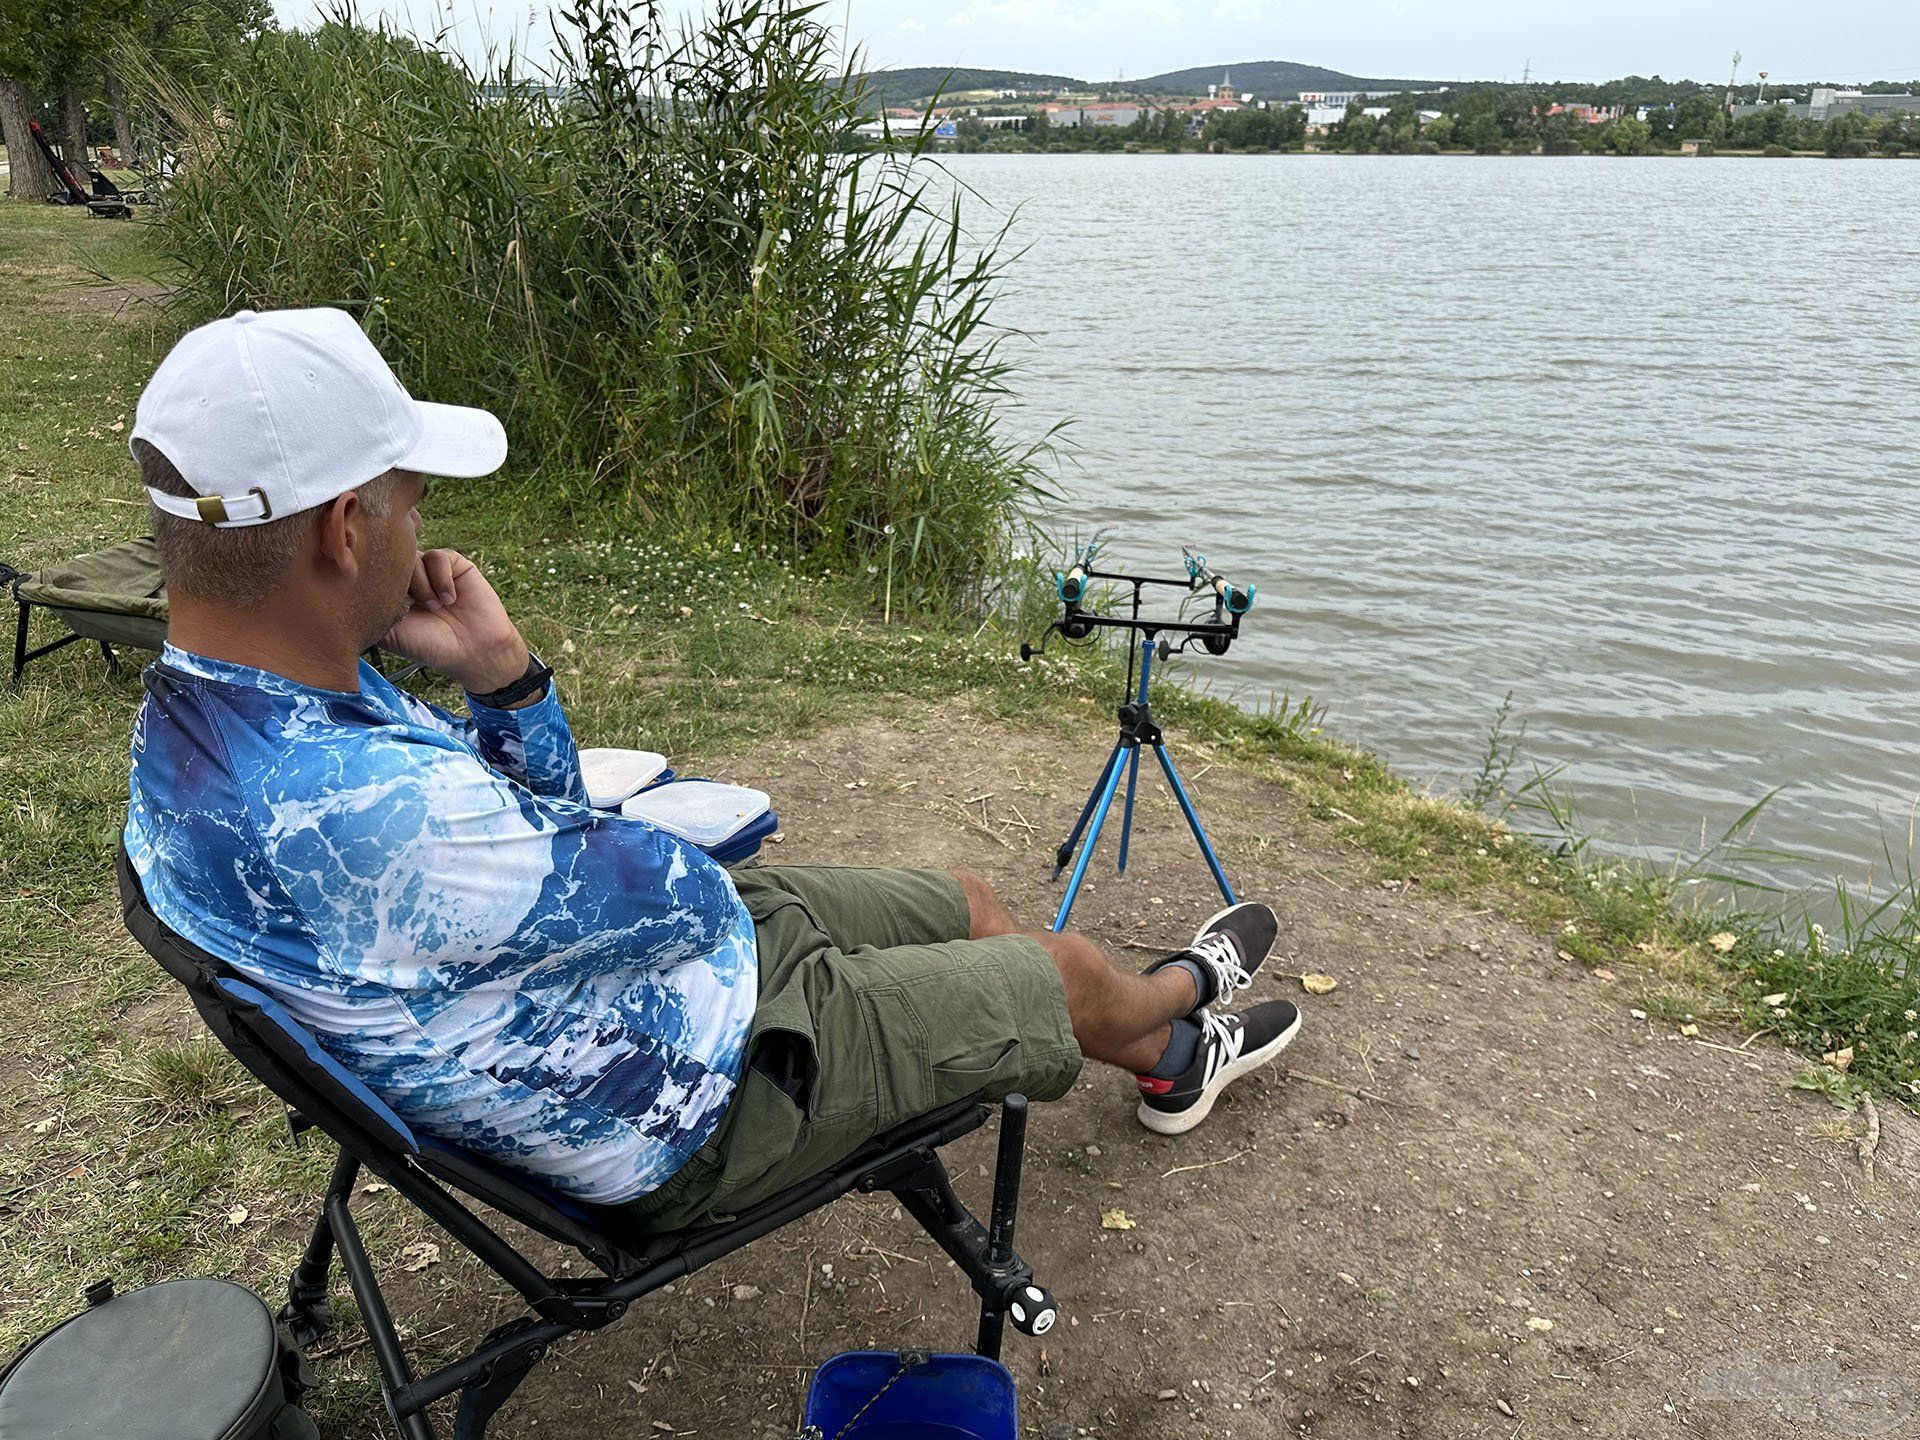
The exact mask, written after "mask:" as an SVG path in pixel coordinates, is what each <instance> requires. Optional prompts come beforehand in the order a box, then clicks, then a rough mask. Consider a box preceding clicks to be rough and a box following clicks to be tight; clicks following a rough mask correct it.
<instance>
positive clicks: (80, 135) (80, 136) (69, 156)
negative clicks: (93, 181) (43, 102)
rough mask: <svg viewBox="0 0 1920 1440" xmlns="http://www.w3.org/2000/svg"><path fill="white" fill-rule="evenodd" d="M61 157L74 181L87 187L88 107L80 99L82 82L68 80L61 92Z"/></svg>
mask: <svg viewBox="0 0 1920 1440" xmlns="http://www.w3.org/2000/svg"><path fill="white" fill-rule="evenodd" d="M60 158H61V159H62V160H64V161H66V162H67V169H69V170H71V171H72V172H73V183H74V184H76V185H78V186H79V187H80V188H81V189H82V190H84V189H86V188H87V170H88V168H89V167H88V165H87V107H86V105H85V104H84V103H83V102H82V101H81V99H80V82H79V81H78V80H68V81H67V84H66V87H65V88H64V89H63V90H61V92H60Z"/></svg>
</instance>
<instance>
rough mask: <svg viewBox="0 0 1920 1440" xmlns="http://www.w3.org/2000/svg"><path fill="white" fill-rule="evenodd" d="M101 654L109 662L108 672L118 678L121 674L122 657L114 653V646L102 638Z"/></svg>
mask: <svg viewBox="0 0 1920 1440" xmlns="http://www.w3.org/2000/svg"><path fill="white" fill-rule="evenodd" d="M100 655H101V658H102V659H104V660H105V661H106V662H107V674H109V675H112V676H114V677H115V678H118V677H119V674H120V657H119V656H118V655H116V654H114V653H113V646H111V645H109V644H108V643H107V642H106V641H104V640H102V641H101V642H100Z"/></svg>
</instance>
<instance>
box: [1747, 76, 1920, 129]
mask: <svg viewBox="0 0 1920 1440" xmlns="http://www.w3.org/2000/svg"><path fill="white" fill-rule="evenodd" d="M1762 110H1784V111H1786V113H1787V114H1789V115H1791V116H1792V117H1793V118H1794V119H1796V120H1811V121H1813V122H1814V124H1816V125H1818V124H1821V123H1822V122H1824V121H1827V120H1831V119H1833V118H1834V117H1835V116H1837V115H1868V116H1873V115H1901V114H1908V115H1920V95H1867V94H1863V93H1862V92H1860V91H1858V90H1834V89H1831V88H1830V87H1827V86H1817V87H1815V88H1814V89H1813V90H1812V91H1811V92H1810V93H1809V95H1808V98H1807V101H1806V103H1804V104H1802V103H1801V102H1800V101H1798V100H1779V101H1775V102H1774V103H1773V104H1771V105H1736V106H1734V107H1733V113H1734V117H1735V118H1736V119H1737V118H1739V117H1740V116H1742V115H1754V114H1758V113H1759V112H1760V111H1762Z"/></svg>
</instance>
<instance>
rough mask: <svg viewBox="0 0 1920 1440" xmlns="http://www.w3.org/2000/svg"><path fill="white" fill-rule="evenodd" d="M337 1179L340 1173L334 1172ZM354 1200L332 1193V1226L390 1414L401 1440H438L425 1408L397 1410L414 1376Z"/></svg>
mask: <svg viewBox="0 0 1920 1440" xmlns="http://www.w3.org/2000/svg"><path fill="white" fill-rule="evenodd" d="M334 1174H335V1176H336V1178H337V1177H338V1176H339V1174H340V1169H339V1168H336V1169H335V1171H334ZM348 1199H349V1196H348V1195H347V1194H342V1193H340V1192H338V1191H335V1190H332V1189H329V1190H328V1192H327V1225H328V1228H329V1229H330V1230H331V1231H332V1232H333V1242H334V1244H335V1245H337V1246H338V1247H339V1250H340V1268H341V1269H343V1270H345V1271H346V1272H347V1283H348V1284H349V1285H351V1286H352V1287H353V1298H354V1299H355V1300H356V1301H357V1302H358V1303H359V1306H360V1319H361V1323H363V1324H364V1325H365V1326H366V1327H367V1340H368V1343H369V1344H370V1345H371V1346H372V1348H373V1358H374V1363H376V1364H377V1365H378V1366H379V1367H380V1388H381V1391H382V1392H383V1393H384V1395H385V1397H386V1401H387V1414H388V1416H389V1417H391V1419H392V1420H393V1425H394V1428H395V1429H396V1430H398V1431H399V1432H400V1435H401V1440H435V1436H434V1433H433V1426H432V1424H431V1423H429V1422H428V1420H427V1417H426V1414H425V1408H426V1407H425V1406H421V1407H420V1408H419V1409H413V1410H408V1411H407V1412H406V1413H405V1414H402V1413H401V1411H400V1408H399V1407H398V1406H397V1405H395V1404H394V1399H393V1397H394V1396H395V1395H398V1394H401V1393H402V1392H403V1391H405V1390H406V1389H407V1387H408V1386H409V1385H411V1384H412V1383H413V1374H412V1372H411V1371H410V1370H409V1369H408V1368H407V1357H406V1355H405V1354H404V1353H403V1352H402V1351H401V1349H400V1333H399V1331H397V1330H395V1329H394V1327H393V1315H392V1313H391V1312H390V1311H389V1310H388V1309H387V1299H386V1296H384V1295H382V1294H381V1293H380V1279H379V1277H378V1276H376V1275H375V1274H374V1273H373V1264H372V1262H371V1261H369V1260H368V1259H367V1248H366V1246H365V1245H364V1244H362V1243H361V1240H360V1231H359V1228H358V1227H357V1226H356V1225H355V1224H354V1223H353V1212H352V1211H351V1210H349V1209H348V1208H347V1202H348Z"/></svg>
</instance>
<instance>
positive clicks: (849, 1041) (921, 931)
mask: <svg viewBox="0 0 1920 1440" xmlns="http://www.w3.org/2000/svg"><path fill="white" fill-rule="evenodd" d="M733 879H734V885H735V886H736V888H737V889H738V890H739V892H740V898H741V900H742V901H743V902H744V903H745V905H746V907H747V912H748V914H750V915H751V916H752V917H753V923H754V928H755V931H756V933H757V937H758V943H759V952H760V1000H759V1006H758V1008H757V1009H756V1011H755V1013H754V1017H753V1031H752V1034H751V1036H750V1038H749V1039H748V1042H747V1063H746V1066H745V1069H744V1071H743V1073H742V1075H741V1079H740V1086H739V1088H738V1090H736V1092H735V1094H734V1098H733V1103H732V1104H731V1105H730V1106H728V1107H727V1113H726V1114H725V1115H724V1116H723V1117H722V1118H721V1121H720V1127H719V1129H718V1130H716V1131H715V1132H714V1135H713V1137H712V1139H710V1140H709V1141H708V1142H707V1143H706V1144H705V1145H703V1146H701V1147H700V1149H699V1150H698V1151H696V1152H695V1153H694V1155H693V1157H692V1158H691V1159H690V1160H688V1161H687V1163H686V1164H685V1165H683V1166H682V1167H681V1168H680V1169H679V1170H678V1171H676V1172H675V1173H674V1175H673V1176H672V1177H671V1178H670V1179H668V1181H667V1182H666V1184H665V1185H663V1186H661V1187H660V1188H659V1189H658V1190H655V1191H653V1192H652V1193H651V1194H648V1195H643V1196H641V1197H640V1198H639V1199H637V1200H633V1201H630V1202H628V1203H627V1204H625V1205H622V1206H619V1207H616V1209H615V1212H614V1213H615V1214H617V1216H618V1217H619V1219H620V1221H621V1222H623V1223H624V1224H626V1225H627V1226H630V1227H633V1228H635V1229H638V1230H642V1231H663V1230H680V1229H685V1228H686V1227H688V1226H690V1225H700V1224H708V1223H712V1222H716V1221H720V1220H724V1219H726V1218H728V1217H730V1216H732V1215H735V1214H738V1213H739V1212H741V1211H743V1210H746V1209H747V1208H749V1207H751V1206H752V1205H755V1204H757V1203H758V1202H759V1201H761V1200H765V1199H766V1198H767V1197H768V1196H770V1195H773V1194H774V1193H775V1192H777V1191H779V1190H782V1189H784V1188H785V1187H787V1186H789V1185H793V1184H796V1183H798V1182H799V1181H802V1180H805V1179H808V1178H809V1177H811V1176H813V1175H816V1174H818V1173H819V1172H820V1171H822V1170H825V1169H826V1168H827V1167H828V1166H830V1165H832V1164H833V1163H834V1162H835V1161H836V1160H839V1159H842V1158H843V1157H845V1156H847V1155H849V1154H851V1153H852V1152H853V1151H855V1150H857V1149H859V1148H860V1146H861V1145H863V1144H865V1143H866V1142H867V1141H868V1140H870V1139H872V1138H873V1137H874V1136H875V1135H878V1134H880V1133H881V1132H882V1131H885V1130H889V1129H891V1128H893V1127H894V1126H896V1125H899V1124H902V1123H904V1122H905V1121H908V1120H911V1119H912V1118H913V1117H914V1116H916V1115H923V1114H925V1113H926V1112H928V1111H930V1110H937V1109H939V1108H940V1107H941V1106H943V1105H948V1104H951V1103H953V1102H954V1101H956V1100H964V1099H966V1098H967V1097H968V1096H970V1095H984V1096H986V1097H987V1098H989V1099H996V1100H997V1099H1000V1098H1001V1097H1003V1096H1006V1095H1010V1094H1012V1093H1013V1092H1015V1091H1019V1092H1021V1093H1022V1094H1024V1095H1026V1096H1028V1097H1029V1098H1031V1099H1034V1100H1057V1099H1059V1098H1060V1097H1061V1096H1062V1095H1065V1094H1066V1093H1067V1092H1068V1091H1069V1090H1070V1089H1072V1088H1073V1082H1074V1079H1075V1077H1076V1076H1078V1075H1079V1073H1080V1047H1079V1046H1078V1045H1076V1044H1075V1043H1074V1038H1073V1027H1072V1025H1071V1024H1070V1023H1069V1022H1068V1019H1067V999H1066V993H1065V991H1064V990H1063V989H1062V987H1061V982H1060V972H1059V970H1058V969H1057V968H1056V967H1055V966H1054V963H1053V960H1052V958H1051V957H1050V956H1048V954H1047V952H1046V951H1045V950H1044V949H1042V948H1041V947H1040V945H1039V944H1038V943H1037V942H1036V941H1034V940H1031V939H1029V938H1027V937H1026V936H1024V935H1002V936H996V937H994V938H992V939H988V940H969V939H967V938H966V936H967V930H968V924H967V897H966V892H965V891H963V890H962V889H961V888H960V883H959V881H957V880H955V879H954V878H953V877H952V876H951V875H949V874H946V873H945V872H944V871H938V870H892V869H878V868H869V867H864V866H838V865H779V866H764V867H758V868H754V869H749V870H740V871H736V872H734V876H733Z"/></svg>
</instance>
